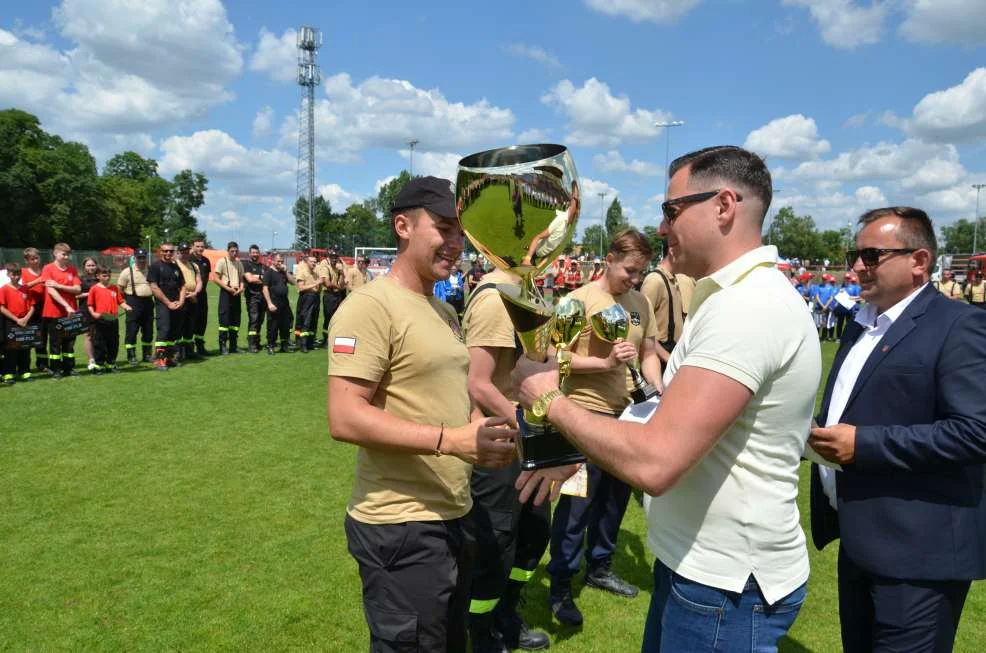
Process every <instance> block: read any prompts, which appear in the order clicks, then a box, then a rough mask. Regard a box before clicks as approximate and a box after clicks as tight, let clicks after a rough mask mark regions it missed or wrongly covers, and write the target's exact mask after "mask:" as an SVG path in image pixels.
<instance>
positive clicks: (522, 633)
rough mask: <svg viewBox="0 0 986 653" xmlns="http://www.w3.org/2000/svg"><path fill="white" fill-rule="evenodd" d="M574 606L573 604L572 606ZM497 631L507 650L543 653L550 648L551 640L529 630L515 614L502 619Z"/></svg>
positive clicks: (536, 631)
mask: <svg viewBox="0 0 986 653" xmlns="http://www.w3.org/2000/svg"><path fill="white" fill-rule="evenodd" d="M574 605H575V604H574V603H573V604H572V606H573V607H574ZM576 610H578V608H576ZM498 621H500V620H498ZM497 629H498V632H499V634H500V638H501V639H502V640H503V645H504V646H506V647H507V648H509V649H518V648H519V649H521V650H522V651H543V650H545V649H546V648H548V647H549V646H551V640H549V639H548V636H547V635H546V634H544V633H542V632H541V631H539V630H531V629H530V627H528V625H527V624H526V623H525V622H524V620H523V619H522V618H521V616H520V615H519V614H517V613H516V612H514V613H513V614H511V615H508V616H507V617H506V618H505V619H503V623H497Z"/></svg>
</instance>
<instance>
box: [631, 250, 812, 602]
mask: <svg viewBox="0 0 986 653" xmlns="http://www.w3.org/2000/svg"><path fill="white" fill-rule="evenodd" d="M776 261H777V249H776V248H775V247H759V248H757V249H754V250H751V251H749V252H747V253H746V254H744V255H743V256H740V257H739V258H737V259H736V260H734V261H733V262H731V263H729V264H728V265H726V266H725V267H723V268H721V269H720V270H717V271H716V272H714V273H713V274H711V275H710V276H708V277H706V278H704V279H701V280H700V281H699V282H698V284H697V285H696V287H695V294H694V295H693V297H692V305H691V306H690V310H689V313H688V318H687V320H686V321H685V328H684V330H683V332H682V336H681V338H680V339H679V340H678V346H677V347H676V348H675V350H674V352H672V354H671V358H670V360H669V362H668V367H667V370H666V371H665V374H664V383H665V384H666V385H670V384H673V383H674V375H675V373H676V372H677V371H678V370H679V369H680V368H682V367H684V366H692V367H700V368H703V369H707V370H712V371H714V372H718V373H720V374H723V375H725V376H728V377H729V378H731V379H734V380H736V381H738V382H739V383H742V384H743V385H744V386H746V387H747V388H749V389H750V391H751V392H752V393H753V396H752V397H751V399H750V402H749V403H748V404H747V406H746V409H745V410H744V411H743V413H742V415H740V417H739V419H737V420H736V421H735V422H734V423H733V424H732V425H731V426H730V427H729V429H728V430H727V431H726V432H725V434H723V436H722V438H721V439H720V440H719V441H718V442H717V443H716V445H715V446H714V447H713V448H712V450H711V451H709V453H708V454H707V455H706V456H705V457H704V458H703V459H702V460H700V461H699V462H698V463H697V464H695V465H694V466H693V467H692V468H691V469H690V470H689V471H688V472H686V473H685V475H684V476H682V478H681V479H680V480H679V481H678V482H677V483H676V484H675V485H674V487H672V488H671V489H670V490H669V491H668V492H666V493H665V494H664V495H663V496H660V497H648V503H647V504H646V508H647V523H648V543H649V545H650V547H651V549H652V550H653V551H654V553H655V555H656V556H657V557H658V558H659V559H660V560H661V562H663V563H664V564H665V565H667V566H668V567H670V568H671V569H672V570H674V571H675V572H676V573H678V574H680V575H681V576H684V577H685V578H688V579H690V580H693V581H696V582H699V583H703V584H705V585H710V586H712V587H717V588H719V589H722V590H726V591H730V592H741V591H742V590H743V587H744V585H745V583H746V581H747V579H748V578H749V576H750V574H753V576H754V578H755V579H756V581H757V583H758V584H759V585H760V589H761V591H762V592H763V595H764V598H765V599H766V600H767V602H768V603H770V604H773V603H775V602H776V601H778V600H780V599H782V598H784V597H785V596H787V595H788V594H790V593H791V592H792V591H794V590H795V589H797V588H798V587H799V586H800V585H801V584H802V583H804V582H805V581H806V580H807V579H808V550H807V547H806V545H805V534H804V532H803V531H802V530H801V525H800V523H799V514H798V505H797V497H798V468H799V466H800V462H801V452H802V451H803V450H804V446H805V441H806V440H807V439H808V430H809V426H810V424H811V415H812V410H813V408H814V405H815V392H816V390H817V388H818V382H819V379H820V377H821V372H822V361H821V351H820V349H819V344H818V334H817V332H816V331H815V327H814V324H813V323H812V320H811V316H810V315H809V314H808V313H807V312H806V311H805V307H804V300H803V299H802V298H801V296H800V295H798V293H797V291H796V290H795V289H794V288H793V287H792V286H791V284H790V282H789V281H788V280H787V279H786V278H785V277H784V275H783V274H782V273H781V272H779V271H778V270H777V269H776V267H774V264H775V263H776Z"/></svg>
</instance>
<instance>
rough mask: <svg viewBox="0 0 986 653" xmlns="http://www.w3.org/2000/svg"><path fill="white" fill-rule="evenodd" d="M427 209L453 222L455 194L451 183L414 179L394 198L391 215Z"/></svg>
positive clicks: (429, 178) (438, 179) (433, 179)
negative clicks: (406, 210) (408, 210)
mask: <svg viewBox="0 0 986 653" xmlns="http://www.w3.org/2000/svg"><path fill="white" fill-rule="evenodd" d="M418 208H421V209H428V210H429V211H431V212H432V213H434V214H435V215H437V216H439V217H441V218H445V219H447V220H455V219H456V217H457V216H456V213H455V193H454V192H453V190H452V182H450V181H449V180H448V179H441V178H440V177H415V178H414V179H412V180H411V181H409V182H408V183H407V185H406V186H404V188H402V189H401V192H399V193H397V197H395V198H394V204H393V206H391V207H390V212H391V213H398V212H400V211H403V210H405V209H418Z"/></svg>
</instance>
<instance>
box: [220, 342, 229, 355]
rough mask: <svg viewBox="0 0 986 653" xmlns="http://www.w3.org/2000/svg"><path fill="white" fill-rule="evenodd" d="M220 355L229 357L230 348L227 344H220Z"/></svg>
mask: <svg viewBox="0 0 986 653" xmlns="http://www.w3.org/2000/svg"><path fill="white" fill-rule="evenodd" d="M219 355H220V356H229V346H228V345H227V344H226V343H225V342H220V343H219Z"/></svg>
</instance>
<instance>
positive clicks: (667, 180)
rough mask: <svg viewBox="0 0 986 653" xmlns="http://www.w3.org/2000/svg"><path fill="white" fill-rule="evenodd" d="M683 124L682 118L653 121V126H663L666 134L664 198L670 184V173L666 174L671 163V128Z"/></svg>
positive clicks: (666, 196) (666, 195) (666, 197)
mask: <svg viewBox="0 0 986 653" xmlns="http://www.w3.org/2000/svg"><path fill="white" fill-rule="evenodd" d="M684 124H685V121H684V120H662V121H661V122H655V123H654V126H655V127H663V128H664V130H665V132H666V133H667V135H668V140H667V145H666V146H665V148H664V199H665V200H667V199H668V187H669V186H670V185H671V175H669V174H668V166H670V165H671V128H672V127H681V126H683V125H684Z"/></svg>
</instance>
